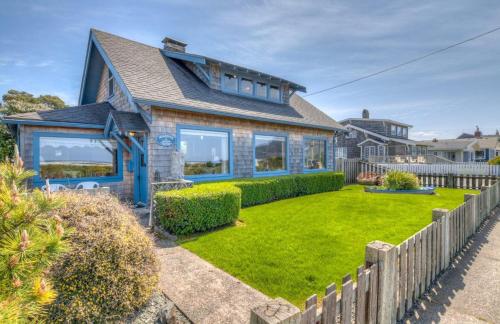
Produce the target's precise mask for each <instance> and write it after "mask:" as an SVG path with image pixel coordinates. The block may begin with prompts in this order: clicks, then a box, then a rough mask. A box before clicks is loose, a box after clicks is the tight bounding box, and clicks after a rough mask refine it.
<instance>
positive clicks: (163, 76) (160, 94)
mask: <svg viewBox="0 0 500 324" xmlns="http://www.w3.org/2000/svg"><path fill="white" fill-rule="evenodd" d="M91 40H92V41H93V44H95V46H96V48H97V50H98V51H99V53H100V54H101V55H102V56H103V59H104V61H105V62H108V61H109V64H111V66H110V68H111V69H112V71H113V73H116V74H117V77H116V79H117V80H118V81H119V83H122V84H123V86H124V87H125V88H126V91H127V92H128V93H129V94H130V99H131V100H132V101H134V102H136V103H139V104H148V105H154V106H157V107H163V108H170V109H178V110H186V111H191V112H199V113H206V114H213V115H222V116H228V117H235V118H242V119H250V120H259V121H265V122H271V123H279V124H287V125H297V126H304V127H310V128H318V129H328V130H344V128H343V126H342V125H340V124H339V123H337V122H336V121H335V120H333V119H332V118H330V117H329V116H328V115H326V114H325V113H323V112H322V111H320V110H319V109H318V108H316V107H314V106H313V105H312V104H310V103H309V102H307V101H306V100H304V99H303V98H301V97H299V96H298V95H296V94H294V95H293V96H291V98H290V103H289V105H284V104H277V103H271V102H266V101H262V100H256V99H251V98H244V97H241V96H235V95H231V94H227V93H224V92H222V91H218V90H213V89H210V88H209V87H207V86H206V85H205V84H204V83H203V82H202V81H201V80H200V79H198V78H197V77H196V76H195V75H194V74H193V73H192V72H191V71H189V70H188V69H187V68H186V67H185V66H184V65H183V64H182V63H180V61H179V60H176V59H173V58H170V57H167V56H165V55H164V54H163V53H162V52H163V50H162V49H159V48H156V47H152V46H148V45H145V44H141V43H138V42H135V41H131V40H128V39H125V38H122V37H119V36H115V35H112V34H108V33H105V32H102V31H97V30H91ZM87 64H88V62H87ZM85 87H86V86H83V87H82V93H84V92H85V91H86V89H85ZM80 97H81V98H82V97H84V96H82V95H81V96H80Z"/></svg>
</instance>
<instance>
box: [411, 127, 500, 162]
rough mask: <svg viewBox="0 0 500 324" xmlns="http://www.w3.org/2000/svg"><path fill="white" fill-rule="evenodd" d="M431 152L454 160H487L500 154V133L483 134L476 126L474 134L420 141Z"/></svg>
mask: <svg viewBox="0 0 500 324" xmlns="http://www.w3.org/2000/svg"><path fill="white" fill-rule="evenodd" d="M419 144H421V145H426V146H428V152H429V154H432V155H435V156H438V157H441V158H445V159H447V160H450V161H453V162H486V161H489V160H491V159H493V158H495V157H497V156H500V134H499V133H498V131H497V133H496V134H494V135H483V134H482V132H481V131H480V130H479V127H477V126H476V131H475V132H474V134H467V133H463V134H461V135H460V136H458V137H457V138H453V139H437V138H435V139H433V140H429V141H420V142H419Z"/></svg>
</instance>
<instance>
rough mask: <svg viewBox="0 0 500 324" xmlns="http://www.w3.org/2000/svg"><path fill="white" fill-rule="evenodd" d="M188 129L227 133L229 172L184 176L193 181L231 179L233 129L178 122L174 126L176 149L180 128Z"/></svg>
mask: <svg viewBox="0 0 500 324" xmlns="http://www.w3.org/2000/svg"><path fill="white" fill-rule="evenodd" d="M183 129H189V130H203V131H211V132H221V133H227V134H228V139H229V153H228V155H229V173H225V174H220V175H217V174H205V175H186V176H184V178H186V179H188V180H192V181H195V182H201V181H213V180H225V179H232V178H233V177H234V157H233V130H232V129H230V128H218V127H209V126H200V125H186V124H178V125H177V127H176V136H175V137H176V139H175V144H176V147H177V150H180V147H181V145H180V144H181V130H183Z"/></svg>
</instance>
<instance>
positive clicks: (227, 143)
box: [176, 125, 233, 181]
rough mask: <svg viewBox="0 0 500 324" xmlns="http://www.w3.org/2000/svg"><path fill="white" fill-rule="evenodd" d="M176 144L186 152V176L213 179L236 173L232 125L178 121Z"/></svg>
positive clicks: (227, 177) (200, 179) (225, 177)
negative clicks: (218, 125)
mask: <svg viewBox="0 0 500 324" xmlns="http://www.w3.org/2000/svg"><path fill="white" fill-rule="evenodd" d="M176 146H177V150H179V151H181V152H183V153H184V176H185V178H186V179H190V180H193V181H210V180H222V179H230V178H232V177H233V134H232V130H231V129H228V128H214V127H206V126H195V125H177V136H176Z"/></svg>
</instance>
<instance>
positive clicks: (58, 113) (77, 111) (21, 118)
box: [3, 102, 113, 127]
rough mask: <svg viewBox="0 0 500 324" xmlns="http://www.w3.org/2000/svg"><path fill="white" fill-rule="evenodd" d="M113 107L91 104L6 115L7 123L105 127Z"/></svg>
mask: <svg viewBox="0 0 500 324" xmlns="http://www.w3.org/2000/svg"><path fill="white" fill-rule="evenodd" d="M112 110H113V107H112V106H111V105H110V104H109V103H107V102H102V103H97V104H89V105H83V106H76V107H68V108H63V109H57V110H45V111H36V112H29V113H23V114H15V115H10V116H4V117H3V121H4V122H6V123H20V124H23V123H29V122H32V123H33V122H34V123H36V122H40V123H55V124H68V125H69V126H70V125H71V124H74V125H75V126H76V125H78V124H80V125H81V124H83V125H95V126H98V127H104V125H105V124H106V120H107V118H108V115H109V113H110V111H112Z"/></svg>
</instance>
